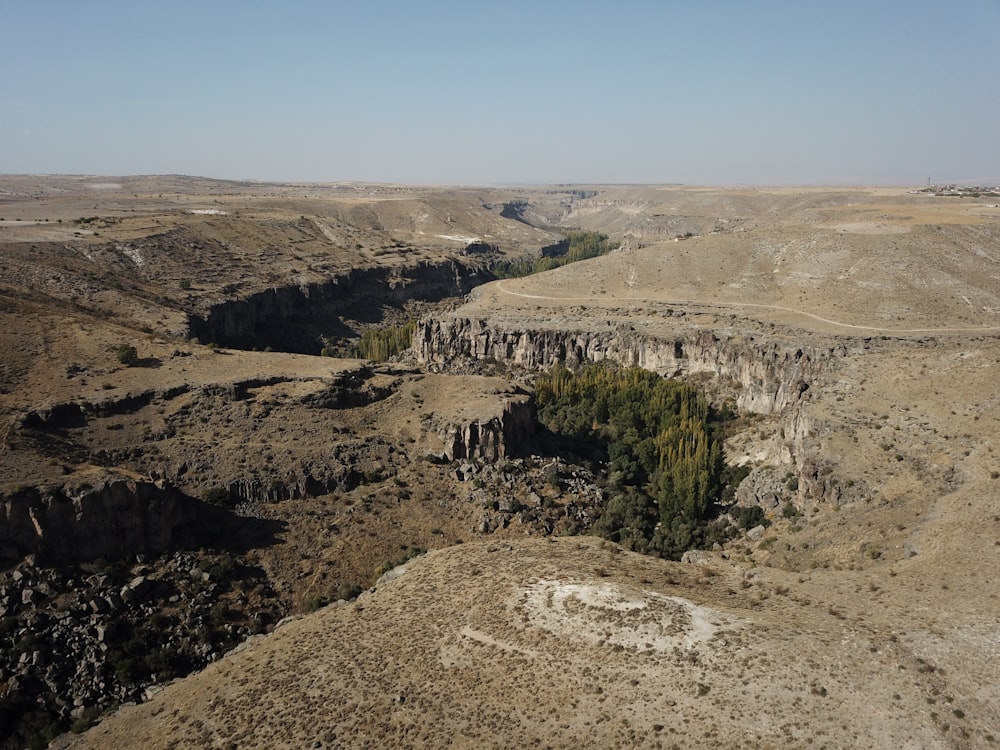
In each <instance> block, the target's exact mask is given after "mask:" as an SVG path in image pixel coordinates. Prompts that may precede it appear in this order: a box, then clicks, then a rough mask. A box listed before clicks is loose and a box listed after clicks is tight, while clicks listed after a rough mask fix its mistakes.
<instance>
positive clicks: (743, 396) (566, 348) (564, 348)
mask: <svg viewBox="0 0 1000 750" xmlns="http://www.w3.org/2000/svg"><path fill="white" fill-rule="evenodd" d="M413 348H414V351H415V352H416V356H417V359H418V360H419V361H420V362H423V363H426V364H445V363H448V362H451V361H453V360H457V359H470V358H471V359H479V360H485V359H490V358H492V359H496V360H499V361H502V362H505V363H507V364H511V365H516V366H520V367H524V368H527V369H529V370H540V369H544V368H547V367H551V366H552V365H554V364H556V363H560V364H564V365H566V366H568V367H574V366H577V365H580V364H584V363H587V362H601V361H604V360H608V361H612V362H619V363H621V364H623V365H637V366H639V367H644V368H646V369H649V370H654V371H655V372H658V373H660V374H662V375H669V376H680V375H695V374H698V373H709V374H711V375H714V376H716V377H720V378H731V379H732V380H733V381H735V382H736V383H737V384H738V385H739V386H740V390H739V395H738V397H737V406H738V407H739V409H740V410H741V411H747V412H754V413H758V414H776V413H778V412H781V411H782V410H784V409H785V408H786V407H788V406H790V405H791V404H794V403H796V402H797V401H798V400H799V399H800V398H801V397H802V395H803V394H804V393H805V392H806V391H807V390H808V388H809V383H810V382H812V381H813V380H814V379H815V378H816V377H818V376H819V375H820V374H821V373H822V372H823V371H824V369H825V368H826V367H827V366H828V365H829V363H830V361H831V360H832V359H833V357H834V356H836V355H837V354H838V352H837V351H836V350H834V349H828V350H813V349H806V348H796V349H794V350H788V349H785V348H783V347H782V346H780V345H779V344H776V343H772V342H768V341H765V340H762V339H756V338H754V337H752V336H751V337H732V338H722V337H720V336H719V335H717V334H715V333H712V332H710V331H698V332H692V333H689V334H685V335H679V336H677V337H676V338H671V339H664V338H653V337H650V336H646V335H643V334H640V333H637V332H635V331H632V330H628V329H624V328H618V329H617V330H612V331H607V332H592V331H570V330H550V329H542V328H539V329H536V330H526V329H522V328H516V329H515V328H511V329H508V328H503V327H500V326H497V325H496V324H494V323H491V322H489V321H486V320H478V319H472V318H460V317H451V318H426V319H423V320H421V321H420V322H419V323H418V325H417V330H416V333H415V334H414V338H413Z"/></svg>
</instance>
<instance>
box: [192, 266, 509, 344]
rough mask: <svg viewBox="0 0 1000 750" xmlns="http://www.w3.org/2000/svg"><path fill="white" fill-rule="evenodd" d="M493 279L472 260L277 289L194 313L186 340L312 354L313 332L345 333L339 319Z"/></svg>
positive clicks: (361, 272)
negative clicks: (350, 312)
mask: <svg viewBox="0 0 1000 750" xmlns="http://www.w3.org/2000/svg"><path fill="white" fill-rule="evenodd" d="M490 278H491V276H490V274H489V271H488V270H487V269H486V266H485V264H483V263H481V262H477V261H474V260H469V261H468V262H467V263H466V264H463V263H460V262H457V261H454V260H449V261H442V262H439V263H429V262H422V263H418V264H416V265H414V266H411V267H408V268H389V267H378V268H362V269H352V270H351V271H349V272H347V273H345V274H343V275H341V276H336V277H334V278H331V279H328V280H326V281H322V282H316V283H311V284H307V285H304V286H282V287H273V288H271V289H265V290H263V291H260V292H257V293H254V294H251V295H249V296H248V297H246V298H244V299H235V300H228V301H225V302H221V303H219V304H216V305H213V306H212V307H210V308H209V309H208V311H207V312H206V313H205V314H197V313H192V314H190V315H189V316H188V336H189V337H193V338H198V339H200V340H201V341H203V342H214V343H216V344H219V345H221V346H228V347H232V348H235V349H251V348H257V349H265V348H267V347H271V348H273V349H276V350H278V351H295V352H301V353H306V354H314V353H318V350H319V345H318V343H317V340H316V336H315V332H316V331H317V330H319V331H323V332H325V333H334V334H339V333H343V332H344V329H343V324H342V323H341V321H340V317H341V316H342V315H344V314H345V313H347V312H349V311H354V312H355V314H357V311H358V310H359V309H360V310H362V311H364V310H369V311H370V310H377V309H380V308H381V307H385V306H402V305H403V304H404V303H405V302H407V301H409V300H412V299H419V300H423V301H429V302H433V301H437V300H441V299H445V298H447V297H460V296H462V295H464V294H466V293H468V292H469V291H470V290H471V289H472V288H473V287H475V286H477V285H479V284H482V283H484V282H485V281H488V280H490ZM364 314H365V313H364V312H362V315H364ZM368 314H370V312H369V313H368Z"/></svg>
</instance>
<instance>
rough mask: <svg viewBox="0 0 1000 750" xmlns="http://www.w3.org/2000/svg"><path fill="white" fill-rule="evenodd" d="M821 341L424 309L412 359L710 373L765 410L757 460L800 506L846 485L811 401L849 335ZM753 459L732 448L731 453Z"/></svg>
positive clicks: (750, 408)
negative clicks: (528, 321)
mask: <svg viewBox="0 0 1000 750" xmlns="http://www.w3.org/2000/svg"><path fill="white" fill-rule="evenodd" d="M823 344H824V346H815V345H814V346H800V345H797V344H795V345H793V344H790V343H788V342H786V341H784V340H780V339H778V338H769V337H766V336H763V335H759V334H752V333H746V332H738V333H737V332H730V331H723V330H720V331H718V332H716V331H711V330H704V329H701V330H697V329H689V330H679V331H677V332H675V333H670V334H665V335H652V334H649V333H645V332H641V331H637V330H635V329H634V328H631V327H629V326H618V327H616V328H609V329H608V330H607V331H601V330H581V329H577V330H568V329H566V330H559V329H557V328H552V327H545V325H544V323H543V322H541V321H540V322H539V325H538V327H537V328H528V327H526V326H518V325H505V324H503V323H501V322H494V321H491V320H488V319H484V318H478V317H463V316H461V315H454V316H446V317H428V318H424V319H422V320H420V321H419V323H418V325H417V330H416V333H415V334H414V338H413V350H414V352H415V356H416V358H417V360H418V361H419V362H421V363H423V364H425V365H427V366H429V367H431V368H432V369H435V368H441V369H453V368H460V367H461V366H462V364H463V363H469V362H473V363H475V362H478V363H488V362H493V361H496V362H501V363H504V364H506V365H512V366H516V367H520V368H524V369H527V370H532V371H538V370H543V369H546V368H548V367H551V366H553V365H555V364H557V363H558V364H564V365H566V366H568V367H575V366H577V365H581V364H586V363H589V362H602V361H611V362H618V363H621V364H623V365H627V366H632V365H635V366H638V367H643V368H645V369H649V370H653V371H655V372H657V373H659V374H661V375H664V376H669V377H685V376H695V375H706V376H710V377H711V378H712V379H713V381H714V385H715V386H716V387H717V388H721V390H723V391H724V392H725V393H726V394H727V396H728V397H730V398H732V399H733V400H734V401H735V403H736V406H737V408H738V409H739V411H740V412H741V413H744V414H749V413H752V414H757V415H763V416H766V417H767V418H768V420H769V422H770V423H771V426H772V430H773V433H772V434H771V436H770V437H768V438H767V439H766V440H764V441H762V443H760V444H758V445H757V446H756V447H754V448H753V449H752V450H754V451H755V455H754V458H755V463H760V464H761V465H762V469H763V470H765V471H771V472H774V471H776V470H779V469H780V472H781V473H782V474H784V473H786V472H787V473H789V474H791V475H793V476H794V477H795V481H794V482H792V483H791V486H794V487H795V488H796V489H795V490H794V493H793V496H792V499H793V501H794V502H795V504H796V505H797V506H799V507H802V506H804V505H807V504H810V503H814V502H822V501H832V502H839V501H840V500H841V497H842V487H841V486H840V485H839V484H837V483H836V482H833V481H831V477H830V471H829V470H828V467H827V466H826V465H825V463H824V462H823V460H822V459H820V457H819V456H818V453H817V450H816V447H817V446H816V441H815V440H814V435H815V431H816V429H817V427H818V426H817V424H816V422H815V420H814V419H813V418H812V417H811V414H810V409H809V403H810V400H811V397H812V395H813V393H814V392H815V389H816V388H817V387H818V386H819V385H820V384H821V383H822V382H823V380H824V379H825V378H826V377H827V376H829V375H830V373H831V372H832V371H833V370H834V369H835V367H836V364H837V362H838V360H839V359H840V358H841V357H843V356H846V355H847V354H848V353H849V352H850V351H851V344H850V342H845V341H837V340H833V339H830V340H824V341H823ZM749 458H750V457H749V455H748V456H746V457H740V456H730V460H732V461H743V460H749ZM744 494H746V493H744ZM748 502H753V500H752V499H751V500H749V501H748Z"/></svg>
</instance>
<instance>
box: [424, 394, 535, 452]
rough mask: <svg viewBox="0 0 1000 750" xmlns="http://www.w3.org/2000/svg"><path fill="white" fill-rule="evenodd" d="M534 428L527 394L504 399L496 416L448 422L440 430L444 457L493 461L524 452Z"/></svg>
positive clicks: (532, 412) (532, 413)
mask: <svg viewBox="0 0 1000 750" xmlns="http://www.w3.org/2000/svg"><path fill="white" fill-rule="evenodd" d="M534 429H535V404H534V400H533V399H532V398H531V397H530V396H529V395H528V394H523V395H520V396H514V397H511V398H505V399H504V401H503V408H502V410H501V413H500V414H499V415H498V416H494V417H491V418H488V419H485V420H484V419H476V420H474V421H471V422H467V423H464V424H450V425H448V426H447V427H444V428H443V429H442V430H440V433H441V437H442V439H443V441H444V457H445V458H447V459H448V460H449V461H451V460H454V459H462V458H465V459H479V460H481V461H486V462H488V463H494V462H496V461H499V460H500V459H501V458H509V457H513V456H521V455H525V451H526V450H527V448H528V446H529V445H530V444H531V443H530V440H531V437H532V435H533V434H534Z"/></svg>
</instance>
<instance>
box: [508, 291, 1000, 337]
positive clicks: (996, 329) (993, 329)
mask: <svg viewBox="0 0 1000 750" xmlns="http://www.w3.org/2000/svg"><path fill="white" fill-rule="evenodd" d="M496 288H497V289H499V290H500V291H501V292H503V293H504V294H509V295H510V296H512V297H523V298H525V299H543V300H556V301H559V300H563V301H567V302H578V301H588V302H593V301H595V300H601V299H607V298H606V297H595V296H588V297H578V296H573V297H559V296H556V295H546V294H527V293H524V292H514V291H511V290H510V289H507V288H506V287H505V286H504V284H503V282H502V281H499V282H497V284H496ZM616 299H620V300H635V301H640V302H659V303H662V304H665V305H677V306H682V305H689V306H694V307H708V308H722V309H730V308H754V309H759V310H772V311H776V312H786V313H791V314H792V315H799V316H801V317H804V318H811V319H812V320H816V321H819V322H820V323H826V324H828V325H833V326H839V327H841V328H849V329H851V330H855V331H868V332H871V333H883V334H906V333H940V334H968V333H1000V326H978V327H969V328H961V327H958V328H881V327H878V326H863V325H856V324H854V323H844V322H842V321H839V320H832V319H830V318H824V317H822V316H820V315H816V314H815V313H811V312H806V311H805V310H796V309H795V308H792V307H782V306H780V305H762V304H758V303H754V302H701V301H699V300H692V299H651V298H649V297H643V296H640V295H627V296H622V297H616Z"/></svg>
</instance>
